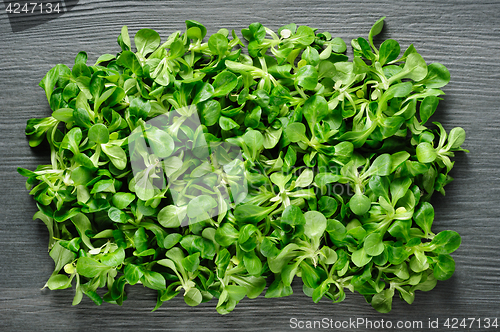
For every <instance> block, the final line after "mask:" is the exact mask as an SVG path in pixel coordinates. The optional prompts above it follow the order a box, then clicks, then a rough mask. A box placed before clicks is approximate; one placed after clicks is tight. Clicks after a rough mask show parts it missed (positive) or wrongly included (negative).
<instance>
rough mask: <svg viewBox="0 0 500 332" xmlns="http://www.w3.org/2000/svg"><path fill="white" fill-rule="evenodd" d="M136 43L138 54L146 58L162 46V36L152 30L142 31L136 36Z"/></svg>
mask: <svg viewBox="0 0 500 332" xmlns="http://www.w3.org/2000/svg"><path fill="white" fill-rule="evenodd" d="M134 43H135V47H136V48H137V52H139V53H141V54H142V55H143V56H146V55H148V54H149V53H152V52H154V51H155V50H156V49H157V48H158V46H160V35H159V34H158V32H156V31H154V30H151V29H141V30H139V31H137V33H136V34H135V37H134ZM122 54H123V53H122Z"/></svg>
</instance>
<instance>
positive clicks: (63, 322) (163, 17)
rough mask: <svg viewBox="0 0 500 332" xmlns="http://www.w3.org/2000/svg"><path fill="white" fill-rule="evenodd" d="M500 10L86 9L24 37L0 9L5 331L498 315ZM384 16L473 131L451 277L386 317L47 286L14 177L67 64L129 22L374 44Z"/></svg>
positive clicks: (264, 327)
mask: <svg viewBox="0 0 500 332" xmlns="http://www.w3.org/2000/svg"><path fill="white" fill-rule="evenodd" d="M499 13H500V3H499V2H495V1H487V0H480V1H474V2H471V1H413V2H411V3H410V2H404V3H403V2H399V1H365V2H354V1H336V2H332V1H317V0H315V1H309V2H298V1H273V2H269V1H262V0H254V1H241V0H237V1H232V2H219V1H214V0H210V1H203V2H200V3H196V4H195V3H194V2H188V1H165V2H159V1H99V2H96V1H92V2H91V1H80V2H79V3H78V5H77V6H75V8H73V10H72V11H71V12H69V13H66V14H64V15H62V16H60V17H59V18H57V19H55V20H52V21H49V22H47V23H45V24H43V25H40V26H36V27H32V28H30V29H27V30H24V31H21V32H16V33H13V32H12V30H11V28H10V24H9V21H8V19H7V16H6V15H5V13H2V14H0V15H2V16H1V19H0V44H1V45H2V51H1V54H2V61H1V62H0V73H2V80H0V100H1V101H2V111H1V112H0V131H1V133H2V135H1V139H0V150H1V156H2V162H1V163H0V180H1V184H2V190H1V191H0V195H1V197H2V200H1V202H2V212H3V213H2V217H1V218H0V244H1V246H0V248H1V249H0V253H1V254H0V265H1V266H2V269H1V270H0V280H1V282H0V321H1V322H2V323H1V324H2V325H3V328H2V330H4V331H14V330H22V331H34V330H37V331H68V330H73V329H74V330H99V331H122V330H141V331H146V330H151V331H153V330H172V331H204V330H211V331H218V330H242V331H282V330H283V331H284V330H289V329H290V318H292V317H295V318H297V319H301V320H321V319H322V318H328V319H335V320H349V319H357V318H367V319H371V320H379V319H384V320H392V321H394V322H395V321H397V320H421V321H423V322H424V324H427V323H428V319H429V318H430V319H435V318H439V319H441V320H442V321H444V319H446V318H447V317H457V318H467V317H475V318H482V319H484V318H486V317H498V316H500V306H499V304H498V303H500V287H499V286H500V267H499V266H500V258H499V255H498V254H497V248H498V243H499V241H500V235H499V234H500V233H499V223H498V217H499V216H500V204H499V198H498V197H500V185H499V179H500V171H499V168H498V165H499V164H500V153H499V150H498V147H499V143H500V141H499V140H500V132H499V129H500V117H499V116H498V96H499V95H500V89H499V84H498V81H499V78H500V61H499V60H500V56H499V54H500V53H499V51H500V50H499V45H500V37H499V36H500V25H499V23H498V18H499V17H498V14H499ZM381 16H387V19H386V28H385V29H384V32H383V33H382V35H381V38H393V39H396V40H398V41H399V42H400V44H401V47H402V49H405V48H406V47H408V46H409V44H410V43H413V44H414V45H415V47H416V48H417V50H418V51H419V52H420V53H421V54H422V55H423V57H424V58H425V59H426V60H427V62H428V63H432V62H440V63H442V64H444V65H445V66H446V67H448V69H449V70H450V72H451V76H452V78H451V82H450V84H449V85H448V86H446V87H445V88H444V91H445V92H446V96H444V100H443V101H442V102H441V103H440V106H439V109H438V113H437V114H436V115H435V117H434V118H433V119H436V120H439V121H441V122H442V123H443V125H444V126H445V127H446V128H448V129H451V128H452V127H454V126H461V127H463V128H465V130H466V131H467V135H468V136H467V141H466V144H465V147H466V148H468V149H470V151H471V153H469V154H467V155H465V154H459V155H458V156H457V158H455V160H456V164H455V168H454V170H453V171H452V176H453V177H454V178H455V181H454V182H452V183H451V184H450V185H448V186H447V187H446V192H447V194H446V196H445V197H440V196H439V197H438V196H436V197H435V199H434V203H435V207H436V221H435V229H436V230H437V231H439V230H444V229H453V230H455V231H457V232H459V233H460V234H461V235H462V237H463V244H462V246H461V247H460V249H459V250H457V251H456V252H455V254H454V255H453V257H454V258H455V260H456V264H457V265H456V273H455V275H454V276H453V277H452V278H451V279H450V280H448V281H445V282H440V283H439V284H438V286H437V287H436V289H434V290H433V291H431V292H428V293H422V292H419V293H417V296H416V300H415V302H414V304H413V305H411V306H409V305H407V304H405V303H403V302H401V301H398V300H397V299H395V303H394V309H393V311H392V312H391V313H390V314H388V315H382V314H379V313H377V312H376V311H374V310H373V309H372V308H371V307H370V306H369V305H368V304H366V303H365V301H364V299H363V297H362V296H360V295H359V294H347V299H346V300H345V301H344V302H342V303H340V304H331V303H329V302H328V301H326V300H323V301H321V302H320V303H318V304H314V303H312V301H311V300H310V299H309V298H307V297H306V296H305V295H303V294H302V291H301V286H300V285H299V284H298V283H295V284H294V292H295V293H294V295H292V296H290V297H287V298H281V299H265V298H263V297H262V296H261V297H259V298H257V299H254V300H248V299H244V300H243V301H241V303H240V304H239V305H238V306H237V308H236V309H235V310H234V312H233V313H231V314H229V315H226V316H220V315H218V314H217V313H216V312H215V301H211V302H209V303H206V304H202V305H200V306H199V307H195V308H191V307H188V306H187V305H185V304H184V302H183V300H182V298H180V297H179V298H176V299H174V300H172V301H169V302H167V303H165V304H164V305H163V307H161V308H160V309H159V310H158V311H156V312H153V313H152V312H150V311H151V309H152V308H153V307H154V304H155V302H156V299H155V294H154V292H151V291H149V290H145V289H143V288H142V287H141V286H135V287H129V288H128V290H129V292H128V294H129V299H128V300H127V301H126V302H125V303H124V305H123V306H122V307H119V306H115V305H110V304H106V303H105V304H103V305H102V306H101V307H97V306H95V305H94V304H93V303H92V302H91V301H90V300H89V299H88V298H85V299H84V300H83V302H82V303H81V304H80V305H79V306H76V307H72V306H71V301H72V290H64V291H52V292H51V291H47V290H44V291H40V288H42V287H43V285H44V283H45V281H46V279H47V278H48V277H49V275H50V273H51V270H52V261H51V259H50V257H49V256H48V254H47V250H46V245H47V237H48V233H47V231H46V230H45V228H44V227H45V226H44V225H43V224H42V223H41V222H40V221H32V220H31V216H32V215H33V213H34V212H35V211H36V207H35V204H34V202H33V200H32V199H31V197H29V196H28V194H27V192H26V190H25V188H24V179H23V178H22V177H21V176H20V175H18V174H17V173H16V172H15V169H16V167H18V166H22V167H25V168H29V169H34V168H35V167H36V165H38V164H40V163H47V162H48V161H49V158H48V155H47V154H43V153H40V152H37V151H35V150H33V149H30V148H29V146H28V144H27V140H26V138H25V136H24V126H25V123H26V120H27V119H29V118H32V117H43V116H47V115H49V114H50V113H49V108H48V105H47V103H46V101H45V100H44V98H45V94H44V92H43V90H42V89H41V88H39V87H38V82H39V81H40V79H41V78H42V77H43V76H44V74H45V73H46V72H47V71H48V70H49V69H50V68H51V67H52V66H54V65H55V64H57V63H65V64H68V65H71V64H72V63H73V59H74V56H75V55H76V53H77V52H78V51H80V50H85V51H87V53H88V54H89V62H93V61H95V60H96V59H97V57H98V56H99V55H100V54H103V53H116V52H118V51H119V47H118V45H117V44H116V38H117V36H118V34H119V31H120V28H121V26H122V25H124V24H126V25H128V26H129V29H130V31H131V34H133V33H135V31H137V30H138V29H140V28H145V27H149V28H153V29H155V30H157V31H158V32H159V33H160V35H161V36H162V37H163V38H164V39H165V38H166V37H167V36H168V35H169V34H171V33H173V32H174V31H177V30H183V29H184V21H185V20H186V19H194V20H198V21H200V22H202V23H204V24H205V25H206V26H207V28H208V31H209V33H214V32H216V31H217V30H218V29H219V28H222V27H224V28H228V29H235V30H236V31H237V32H238V33H239V31H240V30H241V29H242V28H244V27H246V26H248V25H249V24H250V23H252V22H255V21H259V22H261V23H262V24H264V25H265V26H268V27H269V28H272V29H277V28H278V27H279V26H281V25H284V24H287V23H289V22H295V23H297V24H305V25H309V26H312V27H318V28H319V29H320V30H327V31H330V32H331V33H332V35H334V36H338V37H342V38H343V39H344V40H345V41H346V42H347V43H349V42H350V39H351V38H355V37H358V36H367V34H368V31H369V29H370V27H371V25H372V23H373V22H375V20H376V19H378V18H379V17H381ZM379 40H380V38H379ZM348 55H350V56H352V54H351V53H350V52H348ZM425 326H426V325H424V327H425ZM304 330H307V329H304ZM345 330H346V331H350V330H353V331H354V330H356V331H364V330H367V331H368V330H370V329H364V328H357V329H351V328H348V329H345ZM416 330H418V329H415V331H416ZM479 330H481V329H477V328H472V329H470V331H479Z"/></svg>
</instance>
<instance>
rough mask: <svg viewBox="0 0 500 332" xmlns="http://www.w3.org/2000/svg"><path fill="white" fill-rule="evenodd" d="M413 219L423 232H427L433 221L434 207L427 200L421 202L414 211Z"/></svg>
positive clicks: (429, 230)
mask: <svg viewBox="0 0 500 332" xmlns="http://www.w3.org/2000/svg"><path fill="white" fill-rule="evenodd" d="M413 219H414V220H415V223H416V224H417V225H418V226H419V227H420V228H421V229H422V230H423V231H424V233H425V234H429V233H430V232H431V227H432V223H433V221H434V208H433V207H432V205H431V204H430V203H429V202H423V203H422V205H421V206H420V208H419V209H418V210H417V211H415V214H414V215H413Z"/></svg>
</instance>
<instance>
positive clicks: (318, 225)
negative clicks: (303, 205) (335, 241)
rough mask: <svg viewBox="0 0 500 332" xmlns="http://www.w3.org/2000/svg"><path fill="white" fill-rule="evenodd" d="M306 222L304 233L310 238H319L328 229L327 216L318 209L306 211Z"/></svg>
mask: <svg viewBox="0 0 500 332" xmlns="http://www.w3.org/2000/svg"><path fill="white" fill-rule="evenodd" d="M304 218H305V219H306V224H305V225H304V234H305V235H307V236H308V237H310V238H316V239H319V238H320V237H321V236H323V233H324V232H325V230H326V217H325V216H324V215H323V214H322V213H321V212H318V211H307V212H306V213H304Z"/></svg>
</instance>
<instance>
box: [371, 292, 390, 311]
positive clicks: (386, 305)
mask: <svg viewBox="0 0 500 332" xmlns="http://www.w3.org/2000/svg"><path fill="white" fill-rule="evenodd" d="M393 297H394V289H392V288H389V289H384V290H383V291H382V292H380V293H377V294H375V295H373V298H372V302H371V304H372V306H373V308H374V309H375V310H377V311H378V312H381V313H388V312H389V311H391V309H392V298H393Z"/></svg>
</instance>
